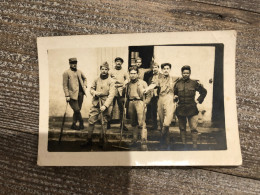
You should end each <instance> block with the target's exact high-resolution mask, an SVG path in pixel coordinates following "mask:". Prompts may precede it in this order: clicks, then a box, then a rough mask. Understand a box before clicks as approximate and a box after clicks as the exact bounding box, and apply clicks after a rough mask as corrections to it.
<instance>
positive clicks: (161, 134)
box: [38, 31, 241, 166]
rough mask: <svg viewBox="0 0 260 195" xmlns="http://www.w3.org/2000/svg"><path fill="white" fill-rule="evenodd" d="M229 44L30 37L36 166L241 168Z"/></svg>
mask: <svg viewBox="0 0 260 195" xmlns="http://www.w3.org/2000/svg"><path fill="white" fill-rule="evenodd" d="M235 41H236V33H235V31H216V32H214V31H212V32H182V33H147V34H128V35H126V34H125V35H124V34H120V35H92V36H73V37H47V38H38V54H39V65H40V105H41V107H40V135H39V155H38V164H39V165H46V166H50V165H65V166H66V165H69V166H82V165H87V166H138V165H142V166H144V165H155V166H159V165H173V166H178V165H180V166H184V165H239V164H241V152H240V145H239V137H238V125H237V113H236V96H235V86H234V84H235Z"/></svg>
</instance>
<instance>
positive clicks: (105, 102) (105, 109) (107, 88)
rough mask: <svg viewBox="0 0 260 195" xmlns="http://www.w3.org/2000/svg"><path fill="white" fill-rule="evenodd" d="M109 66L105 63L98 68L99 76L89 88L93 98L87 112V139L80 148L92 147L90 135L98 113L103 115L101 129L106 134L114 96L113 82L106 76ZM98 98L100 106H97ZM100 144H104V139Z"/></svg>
mask: <svg viewBox="0 0 260 195" xmlns="http://www.w3.org/2000/svg"><path fill="white" fill-rule="evenodd" d="M108 71H109V65H108V63H107V62H105V63H103V64H102V65H101V66H100V76H99V77H98V78H96V79H95V80H94V82H93V84H92V86H91V89H90V94H91V95H92V96H93V99H92V107H91V108H90V112H89V128H88V139H87V142H85V143H84V144H82V145H81V146H88V145H90V146H91V145H92V134H93V131H94V128H95V123H96V122H97V121H98V116H99V114H100V112H102V113H103V120H104V121H103V123H104V125H103V128H104V132H106V127H107V121H108V119H109V107H111V106H112V104H111V103H112V101H113V98H114V96H115V85H114V80H113V79H112V78H111V77H109V74H108ZM99 98H100V99H101V104H102V105H100V104H99ZM100 142H102V143H103V142H106V137H105V138H104V140H100Z"/></svg>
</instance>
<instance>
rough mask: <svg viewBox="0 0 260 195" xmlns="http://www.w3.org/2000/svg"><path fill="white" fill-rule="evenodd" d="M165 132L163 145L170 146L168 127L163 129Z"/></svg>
mask: <svg viewBox="0 0 260 195" xmlns="http://www.w3.org/2000/svg"><path fill="white" fill-rule="evenodd" d="M164 128H165V130H164V132H165V144H166V145H169V144H170V131H169V127H164Z"/></svg>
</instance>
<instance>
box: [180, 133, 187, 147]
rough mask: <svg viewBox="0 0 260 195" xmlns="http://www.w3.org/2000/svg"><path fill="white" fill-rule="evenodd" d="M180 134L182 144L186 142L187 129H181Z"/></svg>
mask: <svg viewBox="0 0 260 195" xmlns="http://www.w3.org/2000/svg"><path fill="white" fill-rule="evenodd" d="M180 134H181V141H182V144H186V131H181V132H180Z"/></svg>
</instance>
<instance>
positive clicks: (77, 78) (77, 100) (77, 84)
mask: <svg viewBox="0 0 260 195" xmlns="http://www.w3.org/2000/svg"><path fill="white" fill-rule="evenodd" d="M77 62H78V61H77V58H70V59H69V64H70V69H68V70H66V71H65V72H64V73H63V90H64V93H65V96H66V101H67V102H69V104H70V107H71V108H72V110H73V122H72V125H71V129H74V130H80V129H84V123H83V119H82V116H81V113H80V110H81V107H82V103H83V98H84V95H86V88H87V78H86V77H85V75H84V74H83V73H82V72H81V71H80V70H78V69H77ZM77 121H79V123H80V125H79V126H77V125H76V124H77Z"/></svg>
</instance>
